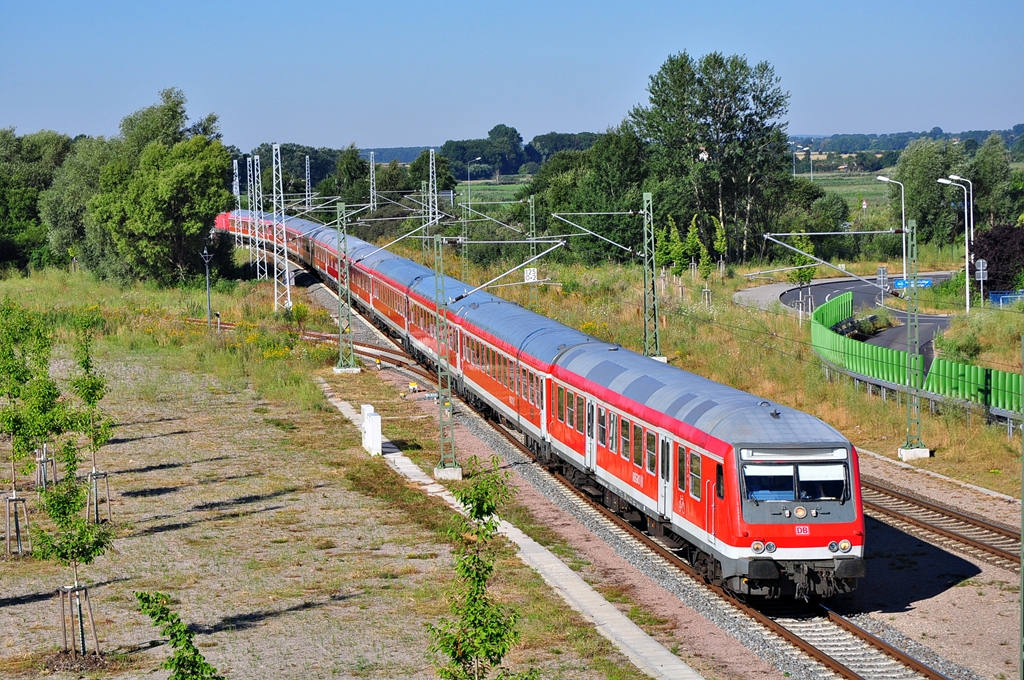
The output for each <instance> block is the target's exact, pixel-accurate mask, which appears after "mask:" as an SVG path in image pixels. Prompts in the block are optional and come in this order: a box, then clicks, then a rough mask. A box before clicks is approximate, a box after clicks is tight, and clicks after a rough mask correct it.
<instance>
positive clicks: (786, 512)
mask: <svg viewBox="0 0 1024 680" xmlns="http://www.w3.org/2000/svg"><path fill="white" fill-rule="evenodd" d="M782 514H783V515H785V516H786V517H789V516H790V515H792V514H793V513H791V512H790V511H789V508H786V509H785V510H783V511H782Z"/></svg>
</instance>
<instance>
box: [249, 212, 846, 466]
mask: <svg viewBox="0 0 1024 680" xmlns="http://www.w3.org/2000/svg"><path fill="white" fill-rule="evenodd" d="M235 214H237V215H240V216H242V217H249V216H250V215H251V213H249V212H248V211H246V210H241V211H236V213H235ZM262 216H263V217H264V219H272V216H271V214H270V213H262ZM286 224H287V226H288V228H289V229H291V230H293V231H297V232H300V233H302V234H305V235H308V236H310V237H312V238H315V239H316V240H317V241H318V242H320V243H321V244H322V245H324V246H328V247H330V248H334V247H335V241H336V238H337V234H336V229H335V228H332V227H328V226H325V225H323V224H320V223H318V222H313V221H310V220H305V219H302V218H298V217H289V218H287V220H286ZM348 252H349V254H350V256H351V257H352V259H353V261H357V262H360V263H361V264H362V265H364V266H366V267H368V268H371V269H374V270H376V271H379V272H380V273H381V274H383V275H384V276H387V277H388V278H390V279H392V280H393V281H395V282H396V283H399V284H401V285H404V286H406V287H408V288H410V289H411V290H413V291H414V292H416V293H417V294H419V295H420V296H422V297H424V298H426V299H428V300H432V299H434V295H435V292H434V285H435V284H434V270H433V269H431V268H429V267H425V266H423V265H421V264H419V263H416V262H413V261H412V260H409V259H406V258H404V257H401V256H400V255H396V254H394V253H392V252H390V251H387V250H381V249H380V248H379V247H378V246H375V245H373V244H372V243H368V242H366V241H364V240H362V239H359V238H356V237H354V236H349V237H348ZM471 290H472V287H470V286H469V285H468V284H466V283H463V282H462V281H459V280H458V279H455V278H452V277H450V276H446V277H445V296H446V297H447V298H448V299H449V300H453V299H455V298H457V297H459V296H460V295H465V294H466V293H469V292H470V291H471ZM449 309H450V310H451V312H452V313H453V314H456V315H458V316H459V317H461V318H462V319H464V320H465V321H466V322H468V323H470V324H471V325H473V326H475V327H477V328H480V329H481V330H483V331H485V332H487V333H489V334H491V335H492V336H494V337H495V338H497V339H499V340H501V341H503V342H505V343H507V344H508V345H511V346H512V347H514V348H518V350H520V351H521V352H525V353H526V354H529V355H530V356H532V357H534V358H535V359H537V360H538V361H540V362H541V363H543V364H548V365H555V366H559V367H561V368H562V369H564V370H566V371H568V372H570V373H574V374H576V375H580V376H582V377H583V378H585V379H586V380H588V381H590V382H592V383H594V384H595V385H598V386H600V387H603V388H605V389H606V390H608V391H610V392H611V393H614V394H621V395H623V396H624V397H626V398H627V399H630V400H632V401H635V402H637V403H639V404H641V405H642V406H646V407H648V408H650V409H653V410H656V411H659V412H661V413H664V414H666V415H667V416H669V417H671V418H675V419H676V420H679V421H681V422H684V423H687V424H689V425H691V426H693V427H695V428H697V429H699V430H701V431H703V432H706V433H708V434H709V435H711V436H713V437H715V438H716V439H719V440H721V441H724V442H727V443H729V444H732V445H741V444H755V445H756V444H760V445H769V446H791V445H794V444H799V445H800V446H802V447H813V446H815V445H820V446H840V445H846V444H847V439H846V437H844V436H843V435H842V434H840V433H839V431H838V430H836V429H835V428H833V427H832V426H831V425H828V424H827V423H825V422H824V421H822V420H820V419H818V418H816V417H814V416H812V415H810V414H807V413H804V412H802V411H798V410H796V409H793V408H789V407H788V406H783V405H781V404H776V403H773V402H770V401H768V400H765V399H762V398H761V397H758V396H755V395H753V394H750V393H749V392H744V391H742V390H738V389H736V388H734V387H730V386H728V385H723V384H721V383H717V382H715V381H713V380H709V379H708V378H704V377H702V376H699V375H697V374H695V373H691V372H689V371H686V370H683V369H681V368H677V367H675V366H669V365H667V364H664V363H661V362H660V361H656V360H654V359H651V358H650V357H645V356H643V355H641V354H637V353H636V352H633V351H630V350H628V349H625V348H623V347H620V346H618V345H612V344H609V343H607V342H603V341H601V340H598V339H596V338H593V337H591V336H589V335H587V334H586V333H583V332H581V331H578V330H576V329H574V328H570V327H568V326H565V325H563V324H561V323H558V322H557V321H553V320H551V319H549V318H547V317H545V316H543V315H540V314H536V313H534V312H531V311H530V310H528V309H525V308H523V307H521V306H520V305H518V304H516V303H514V302H510V301H508V300H505V299H503V298H499V297H497V296H495V295H491V294H490V293H486V292H483V291H477V292H475V293H472V294H471V295H468V296H466V297H465V298H463V299H461V300H459V301H458V302H454V303H452V304H451V305H450V307H449Z"/></svg>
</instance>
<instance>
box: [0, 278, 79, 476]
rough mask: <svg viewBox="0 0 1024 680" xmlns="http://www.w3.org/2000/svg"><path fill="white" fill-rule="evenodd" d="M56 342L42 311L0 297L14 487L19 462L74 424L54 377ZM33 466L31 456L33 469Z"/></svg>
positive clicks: (0, 416)
mask: <svg viewBox="0 0 1024 680" xmlns="http://www.w3.org/2000/svg"><path fill="white" fill-rule="evenodd" d="M52 343H53V341H52V338H51V336H50V332H49V329H48V327H47V325H46V323H45V322H44V320H43V319H42V317H41V316H39V315H38V314H36V313H35V312H32V311H30V310H27V309H24V308H23V307H21V306H20V305H18V304H17V303H15V302H13V301H12V300H11V299H10V298H4V300H3V302H0V398H2V403H0V435H2V436H4V437H5V438H6V439H7V440H8V441H9V442H10V446H11V485H12V488H14V487H15V485H16V480H17V474H18V469H17V466H18V463H19V462H21V461H24V460H25V459H27V458H29V457H30V455H31V454H32V452H33V451H35V449H36V448H38V447H39V446H41V445H42V443H43V442H45V441H47V440H48V439H50V438H52V437H54V436H56V435H59V434H61V433H62V432H64V431H65V430H67V429H68V426H69V424H70V414H69V412H68V409H67V407H66V404H65V403H63V402H61V401H60V390H59V389H58V387H57V383H56V381H55V380H54V379H53V378H52V377H51V376H50V352H51V349H52ZM31 467H32V461H29V466H28V470H29V471H30V470H31Z"/></svg>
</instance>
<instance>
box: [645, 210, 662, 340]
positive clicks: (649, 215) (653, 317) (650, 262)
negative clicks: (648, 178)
mask: <svg viewBox="0 0 1024 680" xmlns="http://www.w3.org/2000/svg"><path fill="white" fill-rule="evenodd" d="M643 215H644V252H643V260H644V355H645V356H649V357H658V356H661V337H660V334H659V333H658V280H657V278H656V277H655V271H654V207H653V200H652V197H651V194H649V193H645V194H644V207H643Z"/></svg>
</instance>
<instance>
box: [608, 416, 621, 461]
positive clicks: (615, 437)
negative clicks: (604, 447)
mask: <svg viewBox="0 0 1024 680" xmlns="http://www.w3.org/2000/svg"><path fill="white" fill-rule="evenodd" d="M618 443H619V417H618V416H617V415H615V412H614V411H609V412H608V450H609V451H611V452H613V453H614V452H615V451H617V450H618V447H617V446H616V445H617V444H618Z"/></svg>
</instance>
